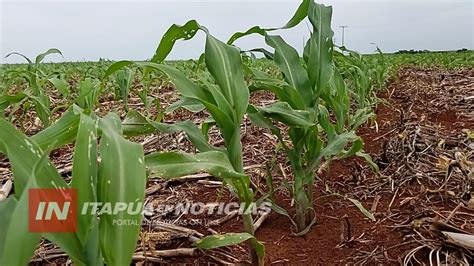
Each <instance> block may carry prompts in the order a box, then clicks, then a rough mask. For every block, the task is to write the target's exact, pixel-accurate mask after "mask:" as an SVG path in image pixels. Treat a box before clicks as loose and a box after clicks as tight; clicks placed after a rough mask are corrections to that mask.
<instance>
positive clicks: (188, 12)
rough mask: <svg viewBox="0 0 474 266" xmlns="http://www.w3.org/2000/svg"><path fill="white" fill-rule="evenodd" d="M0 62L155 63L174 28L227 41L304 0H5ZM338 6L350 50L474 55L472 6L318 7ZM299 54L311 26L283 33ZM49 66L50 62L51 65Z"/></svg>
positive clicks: (257, 42)
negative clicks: (43, 57) (195, 27)
mask: <svg viewBox="0 0 474 266" xmlns="http://www.w3.org/2000/svg"><path fill="white" fill-rule="evenodd" d="M0 1H1V2H0V3H1V4H0V13H1V21H0V23H1V32H0V47H1V49H0V52H1V54H0V55H1V57H2V59H1V61H0V62H1V63H13V62H21V59H20V58H16V57H11V58H7V59H3V57H4V56H5V55H6V54H8V53H10V52H14V51H15V52H20V53H23V54H25V55H27V56H29V57H34V56H35V55H36V54H38V53H40V52H43V51H45V50H47V49H48V48H52V47H55V48H59V49H60V50H61V51H62V52H63V54H64V59H61V58H60V57H58V56H51V57H49V60H51V61H57V60H66V61H82V60H87V61H90V60H98V59H99V58H100V57H102V58H108V59H112V60H121V59H131V60H143V59H149V58H150V57H151V56H152V55H153V53H154V51H155V49H156V46H157V44H158V42H159V40H160V38H161V36H162V35H163V33H164V32H165V31H166V29H167V28H168V27H169V26H170V25H171V24H173V23H177V24H184V23H185V22H186V21H188V20H190V19H197V20H198V22H199V23H200V24H201V25H205V26H207V28H208V29H209V30H210V31H211V32H212V34H213V35H215V36H216V37H218V38H220V39H222V40H227V39H228V38H229V36H230V35H231V33H233V32H236V31H243V30H246V29H248V28H249V27H251V26H254V25H261V26H264V27H277V26H282V25H283V24H285V22H286V21H287V20H288V19H289V18H290V17H291V16H292V14H293V12H294V11H295V10H296V8H297V7H298V5H299V3H300V1H299V0H291V1H290V0H287V1H273V0H257V1H250V0H243V1H236V0H234V1H228V0H214V1H209V0H207V1H190V0H175V1H170V0H168V1H111V0H103V1H94V2H93V1H80V0H75V1H69V0H63V1H58V0H56V1H42V0H36V1H24V0H14V1H13V0H10V1H6V0H0ZM318 2H321V3H324V4H329V5H332V6H333V21H332V22H333V30H334V32H335V39H336V43H337V44H340V43H341V29H340V28H339V26H340V25H348V26H349V27H348V28H347V29H346V36H345V43H346V46H347V47H349V48H351V49H355V50H358V51H361V52H364V53H369V52H373V51H374V49H375V46H374V45H372V44H371V43H376V44H377V45H379V46H380V48H381V49H382V50H383V51H386V52H394V51H397V50H401V49H417V50H418V49H428V50H455V49H460V48H468V49H474V33H473V32H474V27H473V24H474V18H473V16H474V6H473V3H474V1H473V0H445V1H441V0H434V1H433V0H432V1H425V0H411V1H406V0H403V1H400V0H391V1H390V0H378V1H357V3H356V1H347V0H346V1H338V0H332V1H329V0H324V1H318ZM279 33H280V34H281V35H282V36H283V37H284V38H285V39H286V40H287V41H288V42H289V43H291V44H292V45H295V46H296V47H297V48H298V49H299V50H301V48H302V47H303V41H304V40H306V39H307V35H308V26H307V23H306V22H305V23H302V24H300V25H299V26H298V27H297V28H295V29H290V30H286V31H280V32H279ZM203 40H204V38H203V36H202V33H201V34H200V35H199V38H196V39H195V40H192V41H187V42H180V43H179V44H178V45H177V46H175V49H174V50H173V52H172V53H171V54H170V56H169V57H168V59H188V58H195V57H197V56H198V55H199V54H200V53H201V52H202V51H203V46H204V41H203ZM237 45H238V46H240V47H242V48H244V49H245V48H252V47H256V46H263V45H264V42H263V40H262V38H261V37H258V36H254V37H247V38H246V39H244V40H241V41H238V42H237ZM49 60H47V61H49Z"/></svg>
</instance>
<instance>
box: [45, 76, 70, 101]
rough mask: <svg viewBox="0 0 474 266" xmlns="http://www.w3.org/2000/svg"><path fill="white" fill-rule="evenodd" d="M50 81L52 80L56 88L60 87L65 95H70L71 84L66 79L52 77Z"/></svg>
mask: <svg viewBox="0 0 474 266" xmlns="http://www.w3.org/2000/svg"><path fill="white" fill-rule="evenodd" d="M48 81H49V82H51V84H53V86H54V87H56V89H58V91H59V92H60V93H61V95H62V96H63V97H67V96H69V94H70V91H69V84H68V83H67V82H66V81H65V80H63V79H59V78H50V79H48Z"/></svg>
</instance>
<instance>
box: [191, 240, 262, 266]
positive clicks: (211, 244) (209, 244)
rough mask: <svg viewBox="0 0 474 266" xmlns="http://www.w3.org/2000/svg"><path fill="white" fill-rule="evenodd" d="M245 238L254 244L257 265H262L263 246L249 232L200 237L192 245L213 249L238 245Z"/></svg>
mask: <svg viewBox="0 0 474 266" xmlns="http://www.w3.org/2000/svg"><path fill="white" fill-rule="evenodd" d="M247 240H252V241H253V242H252V244H253V245H254V247H255V250H256V252H257V255H258V257H259V260H260V264H259V265H263V261H264V257H265V246H264V245H263V244H262V243H260V242H259V241H257V240H256V238H255V237H254V236H252V235H251V234H249V233H227V234H223V235H211V236H206V237H204V238H202V239H200V240H199V241H197V242H196V243H194V245H195V246H196V247H198V248H201V249H214V248H220V247H226V246H232V245H238V244H240V243H243V242H245V241H247Z"/></svg>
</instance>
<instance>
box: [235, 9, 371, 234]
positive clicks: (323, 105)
mask: <svg viewBox="0 0 474 266" xmlns="http://www.w3.org/2000/svg"><path fill="white" fill-rule="evenodd" d="M306 15H307V17H308V18H309V21H310V22H311V25H312V27H313V28H312V33H311V37H310V39H309V40H308V41H307V43H306V46H305V48H304V53H303V60H301V58H300V56H299V55H298V52H297V51H296V50H295V49H294V48H293V47H291V46H290V45H288V44H287V43H286V42H285V41H284V40H283V39H282V38H281V37H280V36H277V35H270V34H269V32H271V31H273V30H274V29H262V28H260V27H258V26H257V27H253V28H251V29H249V30H248V31H247V32H244V33H236V34H234V36H233V37H232V38H231V39H230V40H229V43H232V42H234V41H235V40H237V39H238V38H241V37H243V36H246V35H249V34H253V33H257V34H260V35H263V36H264V37H265V42H266V43H267V44H268V45H269V46H270V47H272V48H273V49H274V53H270V52H267V54H270V56H271V57H273V61H274V63H275V64H276V65H277V66H278V67H279V69H280V71H281V72H282V74H283V77H284V82H282V81H280V80H276V79H273V78H272V77H271V76H270V75H268V74H266V73H264V72H261V71H259V70H257V69H253V68H248V72H249V73H250V74H251V75H252V77H253V79H254V81H255V84H254V85H253V87H251V90H268V91H272V92H273V93H275V95H276V96H277V97H278V99H279V102H277V103H274V104H271V105H269V106H264V107H255V106H250V107H249V111H248V112H249V116H250V118H251V119H252V120H253V122H254V123H255V124H257V125H259V126H261V127H265V128H269V129H271V130H272V132H273V133H274V134H275V135H276V136H277V137H278V139H279V140H280V143H281V145H282V147H283V148H284V150H285V152H286V154H287V155H288V159H289V161H290V164H291V167H292V170H293V175H294V183H293V185H292V186H291V189H290V190H291V191H290V192H291V194H292V195H293V197H294V200H295V205H296V221H294V224H295V226H296V227H297V232H298V233H297V234H298V235H303V234H305V233H307V232H308V231H309V229H310V227H311V226H312V225H313V223H314V221H315V217H314V210H313V186H314V182H315V172H316V170H318V168H319V167H320V163H321V161H322V160H330V159H331V158H332V157H335V156H338V157H347V156H352V155H355V154H362V153H361V150H362V146H363V143H362V139H361V138H360V137H358V136H357V135H356V134H355V133H354V132H353V131H350V130H349V131H347V123H348V120H349V109H350V104H349V95H348V91H347V87H346V86H345V83H344V80H343V78H342V77H341V75H340V74H339V70H338V69H337V68H336V67H335V65H334V62H333V49H334V45H333V43H332V38H333V31H332V30H331V15H332V8H331V7H327V6H324V5H320V4H316V3H314V2H313V1H303V3H302V4H301V5H300V7H299V8H298V10H297V12H296V13H295V16H294V17H293V18H292V20H290V22H291V21H296V22H299V21H301V17H305V16H306ZM296 22H295V23H296ZM295 23H293V24H292V23H288V24H290V26H294V25H296V24H297V23H296V24H295ZM288 24H287V25H288ZM284 28H285V27H284ZM330 110H332V111H333V112H334V114H335V117H336V124H333V123H332V122H331V116H330V112H329V111H330ZM272 122H280V123H283V124H285V125H286V126H288V135H289V138H290V142H291V145H290V144H287V141H286V140H285V139H284V138H283V136H282V133H281V132H280V129H279V128H278V127H276V126H274V124H273V123H272ZM350 144H352V145H351V146H350V147H349V149H347V150H346V147H347V146H348V145H350ZM364 156H365V155H364ZM365 157H366V158H368V157H367V156H365ZM368 159H370V158H368ZM276 210H277V211H278V212H280V213H282V214H285V215H287V216H288V217H290V215H289V214H288V212H287V211H285V210H283V209H281V208H278V209H276Z"/></svg>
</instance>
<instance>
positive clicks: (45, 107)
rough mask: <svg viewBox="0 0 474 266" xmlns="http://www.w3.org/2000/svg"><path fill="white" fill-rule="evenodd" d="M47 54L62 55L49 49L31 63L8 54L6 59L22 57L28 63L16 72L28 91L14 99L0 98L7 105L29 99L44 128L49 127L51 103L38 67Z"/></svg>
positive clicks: (44, 79) (29, 60)
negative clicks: (26, 83)
mask: <svg viewBox="0 0 474 266" xmlns="http://www.w3.org/2000/svg"><path fill="white" fill-rule="evenodd" d="M49 54H60V55H62V54H61V51H59V50H58V49H49V50H48V51H46V52H44V53H42V54H39V55H38V56H36V59H35V62H33V61H31V59H29V58H28V57H26V56H25V55H23V54H20V53H16V52H14V53H10V54H8V55H7V56H6V57H9V56H11V55H18V56H21V57H23V58H24V59H25V60H26V61H27V62H28V65H27V68H26V69H23V70H19V71H17V74H18V75H20V76H21V77H23V78H24V79H25V80H26V81H27V82H28V88H29V90H28V91H24V92H21V93H19V94H17V95H15V97H14V98H11V97H6V98H3V96H2V98H3V99H0V102H4V103H8V104H11V103H19V102H21V100H20V101H18V99H20V98H21V99H22V100H23V99H25V98H28V99H30V100H31V101H32V102H33V104H34V107H35V111H36V113H37V114H38V117H39V118H40V119H41V122H42V123H43V125H44V126H45V127H47V126H49V118H50V116H51V111H50V104H51V103H50V99H49V96H48V95H47V94H46V92H45V91H44V88H43V87H44V85H45V82H46V81H47V78H45V76H44V73H42V72H41V70H40V68H39V66H40V64H41V61H43V59H44V58H45V57H46V56H47V55H49ZM12 100H13V101H12ZM3 110H4V109H3ZM3 110H1V111H3Z"/></svg>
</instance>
